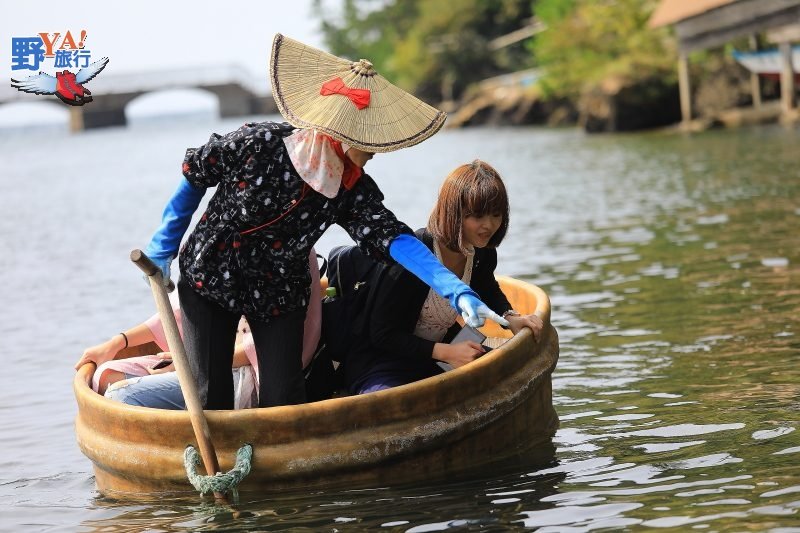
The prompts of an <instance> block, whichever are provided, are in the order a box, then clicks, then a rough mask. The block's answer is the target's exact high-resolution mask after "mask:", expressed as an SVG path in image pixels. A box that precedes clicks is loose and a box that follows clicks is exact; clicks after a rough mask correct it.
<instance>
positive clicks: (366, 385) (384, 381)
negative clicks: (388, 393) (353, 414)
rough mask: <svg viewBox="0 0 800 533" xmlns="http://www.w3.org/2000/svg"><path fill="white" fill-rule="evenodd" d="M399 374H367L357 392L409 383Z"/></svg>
mask: <svg viewBox="0 0 800 533" xmlns="http://www.w3.org/2000/svg"><path fill="white" fill-rule="evenodd" d="M412 381H413V380H411V381H409V380H408V379H404V378H403V377H401V376H398V375H396V374H392V373H389V372H380V373H375V374H372V375H370V376H367V377H366V378H365V379H364V382H363V384H362V385H361V386H360V387H359V388H358V394H367V393H369V392H377V391H379V390H386V389H391V388H392V387H399V386H400V385H405V384H406V383H411V382H412Z"/></svg>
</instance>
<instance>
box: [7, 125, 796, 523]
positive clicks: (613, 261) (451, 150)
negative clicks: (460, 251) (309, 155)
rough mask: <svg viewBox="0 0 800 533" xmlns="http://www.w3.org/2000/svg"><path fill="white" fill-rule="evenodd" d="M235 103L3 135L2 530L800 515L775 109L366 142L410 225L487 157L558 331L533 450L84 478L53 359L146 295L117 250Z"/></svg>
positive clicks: (515, 238)
mask: <svg viewBox="0 0 800 533" xmlns="http://www.w3.org/2000/svg"><path fill="white" fill-rule="evenodd" d="M240 122H241V121H240V120H234V121H225V122H223V123H209V122H194V123H187V122H180V123H173V122H162V123H151V124H139V125H136V126H135V127H132V128H130V129H107V130H97V131H90V132H87V133H84V134H82V135H74V136H69V135H63V134H61V133H60V132H53V131H47V132H45V133H42V134H38V135H36V134H33V133H28V134H22V135H20V134H14V135H11V134H9V133H8V132H5V133H0V153H2V161H3V170H2V173H0V176H2V177H1V178H0V207H2V211H3V215H4V216H3V217H0V243H2V254H0V268H2V272H3V281H4V283H3V291H2V294H3V296H2V301H3V305H2V307H0V353H1V354H2V361H3V363H4V365H5V371H4V372H3V373H2V382H1V383H2V386H0V424H1V425H2V427H3V428H4V431H3V432H2V434H0V443H2V448H1V449H2V450H3V452H4V453H3V454H2V456H0V472H1V473H0V498H1V499H2V501H3V506H2V507H0V529H2V530H7V531H19V530H32V531H184V530H242V531H244V530H260V531H275V530H282V529H305V530H310V531H318V530H319V531H348V530H359V529H365V528H371V529H378V528H380V529H386V530H389V531H414V532H422V531H439V530H443V529H447V528H453V529H457V530H468V529H482V530H488V531H504V530H508V529H522V528H526V527H527V528H531V529H537V530H538V531H542V532H548V531H590V530H598V529H606V530H620V529H629V530H646V529H661V528H667V529H671V530H675V531H685V530H692V529H698V530H706V531H743V530H765V531H775V532H788V531H800V466H798V463H800V461H799V459H800V431H797V428H798V425H800V421H798V418H800V399H799V398H800V395H798V388H799V387H800V371H798V364H797V363H798V359H800V349H799V348H800V342H799V341H798V337H797V335H798V319H797V317H798V315H797V309H798V305H799V304H800V252H799V251H798V250H800V232H799V231H798V229H800V170H798V168H799V167H798V161H799V159H798V155H797V147H798V140H800V134H798V131H797V130H786V129H782V128H779V127H774V128H765V129H757V130H743V131H739V132H709V133H706V134H702V135H693V136H687V137H684V136H680V135H671V134H663V133H651V134H638V135H625V136H599V137H587V136H584V135H583V134H581V133H579V132H577V131H574V130H543V129H490V128H481V129H471V130H463V131H445V132H442V133H440V134H438V135H436V136H434V137H433V138H432V139H430V140H429V141H426V142H425V143H423V144H422V145H420V146H417V147H415V148H412V149H409V150H404V151H400V152H397V153H393V154H387V155H381V156H379V157H376V158H375V159H374V160H373V161H371V162H370V164H369V167H368V169H369V170H370V172H371V174H372V175H373V176H374V177H376V179H377V180H378V182H379V184H380V185H381V187H382V189H383V190H384V192H385V194H386V197H387V204H388V205H389V206H390V207H391V208H393V209H394V210H395V212H396V213H397V214H398V215H399V216H400V217H401V218H402V219H403V220H405V221H406V222H408V223H409V224H410V225H412V226H414V227H417V226H421V225H423V224H424V222H425V219H426V216H427V213H428V211H429V209H430V207H431V205H432V202H433V200H432V199H433V198H434V197H435V194H436V192H437V188H438V185H439V184H440V182H441V180H442V179H443V177H444V175H445V174H446V173H447V172H448V171H449V170H450V169H451V168H453V167H455V166H456V165H458V164H460V163H463V162H466V161H469V160H471V159H472V158H474V157H478V156H479V157H481V158H483V159H485V160H486V161H489V162H490V163H492V164H494V165H495V166H496V167H497V168H498V170H500V172H501V173H502V175H503V176H504V177H505V179H506V182H507V186H508V188H509V191H510V194H511V201H512V220H511V228H510V231H509V234H508V236H507V237H506V241H505V242H504V243H503V245H502V246H501V248H500V264H499V267H498V271H499V272H501V273H506V274H511V275H514V276H517V277H521V278H523V279H527V280H530V281H533V282H535V283H537V284H539V285H540V286H542V287H543V288H544V289H545V290H546V291H547V292H548V293H549V294H550V296H551V298H552V303H553V322H554V324H555V325H556V327H557V328H558V330H559V333H560V335H561V359H560V361H559V365H558V368H557V369H556V372H555V374H554V378H553V385H554V403H555V405H556V409H557V411H558V412H559V415H560V417H561V428H560V430H559V431H558V433H557V434H556V436H555V439H554V444H555V446H556V448H557V451H556V456H555V460H554V461H553V462H552V464H548V465H545V466H544V467H541V468H533V467H531V468H529V469H523V470H516V471H511V472H476V473H475V475H474V477H472V478H471V479H469V480H466V481H464V480H461V481H458V482H455V481H453V482H449V483H448V482H444V483H420V484H417V485H414V486H382V487H367V488H365V489H361V490H331V491H317V492H313V493H310V494H304V493H281V494H278V495H257V496H253V495H244V496H243V498H242V501H241V502H240V508H241V509H242V511H243V514H242V515H241V516H239V517H234V516H232V515H231V513H230V512H229V511H228V510H226V509H222V508H217V507H215V506H214V505H213V504H212V503H211V502H210V501H208V500H206V501H203V500H201V499H200V498H199V497H197V498H184V499H173V500H170V499H166V500H164V499H161V500H157V501H151V502H130V501H115V500H111V499H106V498H103V497H100V496H99V495H98V494H97V493H96V492H95V490H94V484H93V478H92V468H91V464H90V462H89V461H88V460H87V459H86V458H85V457H84V456H83V455H82V454H81V453H80V451H79V450H78V447H77V445H76V442H75V435H74V429H73V419H74V416H75V410H76V408H75V402H74V398H73V396H72V390H71V380H72V377H73V374H74V372H73V370H72V365H73V364H74V362H75V361H76V360H77V359H78V357H79V355H80V353H81V351H82V349H83V348H84V347H86V346H89V345H91V344H95V343H97V342H100V341H102V340H105V338H106V337H108V336H110V335H112V334H114V333H115V332H117V331H120V330H123V329H125V328H127V327H129V326H130V325H132V324H134V323H136V322H138V321H140V320H142V319H143V318H144V317H146V316H148V315H149V314H151V313H152V312H153V309H154V308H153V302H152V299H151V297H150V295H149V291H148V289H147V288H146V286H145V285H144V283H143V282H142V280H141V278H140V276H139V273H138V270H137V269H136V268H135V267H133V266H132V265H131V263H130V261H129V260H128V253H129V252H130V250H131V249H132V248H135V247H143V246H144V245H145V244H146V243H147V240H148V238H149V236H150V234H151V233H152V231H153V229H154V228H155V226H156V225H157V223H158V220H159V217H160V211H161V209H162V207H163V203H164V201H165V200H166V198H167V197H168V196H169V195H170V194H171V192H172V191H173V189H174V188H175V186H176V183H177V180H178V178H179V165H180V161H181V158H182V153H183V149H184V148H185V147H187V146H191V145H197V144H200V143H202V142H204V141H205V139H207V138H208V135H209V134H210V133H211V132H212V131H219V132H223V131H228V130H231V129H234V128H235V127H237V126H238V124H239V123H240ZM346 239H347V237H346V235H345V234H344V233H343V232H333V231H331V232H329V234H327V235H326V236H325V237H324V238H323V240H322V241H321V242H320V245H319V247H318V248H319V249H320V250H321V251H322V252H326V251H327V250H328V249H329V248H330V247H331V246H332V245H334V244H337V243H341V242H344V241H345V240H346Z"/></svg>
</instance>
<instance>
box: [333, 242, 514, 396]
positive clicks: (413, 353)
mask: <svg viewBox="0 0 800 533" xmlns="http://www.w3.org/2000/svg"><path fill="white" fill-rule="evenodd" d="M417 237H418V238H419V239H420V240H421V241H422V242H423V243H425V245H426V246H427V247H428V248H431V249H432V248H433V238H432V237H431V235H430V234H429V233H428V232H427V231H425V230H418V231H417ZM496 267H497V251H496V250H495V249H493V248H476V249H475V259H474V261H473V264H472V279H471V280H470V284H469V285H470V287H471V288H472V289H473V290H474V291H475V292H477V293H478V296H479V297H480V299H481V300H482V301H483V303H485V304H486V305H488V306H489V307H490V308H491V309H492V310H493V311H494V312H496V313H498V314H502V313H504V312H505V311H507V310H509V309H511V305H510V304H509V303H508V300H507V299H506V297H505V295H504V294H503V292H502V291H501V290H500V286H499V285H498V283H497V281H496V280H495V278H494V270H495V268H496ZM376 290H377V291H378V292H377V294H376V297H375V304H374V307H373V314H372V316H371V317H370V318H369V324H368V327H366V328H365V331H366V332H365V333H364V335H363V336H362V337H359V338H357V339H355V340H354V342H353V347H352V350H351V351H350V352H349V353H348V355H347V362H346V363H345V380H346V383H347V388H348V390H349V391H350V392H351V393H356V392H358V390H359V389H360V388H361V386H362V384H363V383H364V381H365V380H366V379H367V378H368V377H369V376H372V375H374V374H376V373H380V374H392V375H394V376H398V377H400V378H401V379H403V380H404V381H405V382H406V383H411V382H413V381H417V380H420V379H423V378H426V377H429V376H433V375H435V374H438V373H440V372H441V371H442V370H441V369H440V368H439V366H438V365H437V364H436V361H435V360H434V359H433V357H432V355H433V347H434V345H435V344H436V343H435V342H433V341H429V340H426V339H423V338H421V337H417V336H416V335H414V329H415V328H416V325H417V321H418V320H419V314H420V311H421V310H422V306H423V304H424V303H425V299H426V298H427V296H428V291H429V290H430V288H429V287H428V286H427V285H426V284H425V283H423V282H422V281H421V280H420V279H419V278H417V277H416V276H415V275H414V274H412V273H411V272H409V271H408V270H406V269H405V268H403V267H402V266H400V265H399V264H395V265H393V266H392V267H390V270H389V272H388V273H387V274H386V275H385V276H384V277H383V279H382V281H381V283H380V285H379V286H378V287H377V288H376ZM459 329H460V327H459V326H458V324H457V323H454V324H453V327H451V328H450V331H448V333H447V335H446V336H445V338H444V340H443V342H448V341H449V340H450V339H452V338H453V336H454V335H455V334H456V333H457V332H458V330H459Z"/></svg>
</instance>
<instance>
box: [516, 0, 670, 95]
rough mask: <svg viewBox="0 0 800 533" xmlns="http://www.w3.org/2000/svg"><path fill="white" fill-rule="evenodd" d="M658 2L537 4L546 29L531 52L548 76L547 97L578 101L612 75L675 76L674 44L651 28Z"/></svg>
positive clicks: (550, 0)
mask: <svg viewBox="0 0 800 533" xmlns="http://www.w3.org/2000/svg"><path fill="white" fill-rule="evenodd" d="M654 8H655V2H654V0H538V1H537V3H536V7H535V13H536V16H537V17H538V18H539V19H540V20H542V21H543V22H544V23H545V24H546V25H547V27H548V29H547V30H546V31H544V32H542V33H540V34H539V35H537V36H536V37H535V39H534V41H533V44H532V46H531V50H532V52H533V54H534V56H535V58H536V61H537V63H538V64H539V65H540V66H541V67H542V68H543V69H544V71H545V74H544V76H543V78H542V79H541V81H540V85H541V87H542V89H543V90H544V92H545V94H547V95H551V96H555V97H566V98H575V97H577V96H578V95H579V94H581V93H582V92H584V91H585V90H586V89H588V88H590V87H592V86H595V85H597V84H599V83H600V82H602V81H603V80H604V79H607V78H609V77H612V76H618V77H625V78H632V79H646V78H650V77H661V78H665V79H666V80H671V79H673V78H674V76H675V59H674V58H675V57H676V54H675V52H674V50H672V49H671V48H673V47H674V41H673V40H672V39H671V38H670V37H669V35H668V33H667V32H666V30H656V29H652V28H649V27H648V26H647V21H648V20H649V18H650V14H651V13H652V11H653V9H654Z"/></svg>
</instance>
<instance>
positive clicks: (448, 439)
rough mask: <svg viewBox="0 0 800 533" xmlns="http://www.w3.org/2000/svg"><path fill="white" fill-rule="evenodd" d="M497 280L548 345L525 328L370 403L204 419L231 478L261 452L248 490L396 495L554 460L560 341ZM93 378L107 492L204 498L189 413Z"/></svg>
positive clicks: (79, 394)
mask: <svg viewBox="0 0 800 533" xmlns="http://www.w3.org/2000/svg"><path fill="white" fill-rule="evenodd" d="M498 279H499V281H500V284H501V286H502V289H503V291H504V293H505V294H506V295H507V297H508V299H509V301H510V302H511V303H512V305H513V306H514V308H515V309H516V310H518V311H520V312H522V313H533V312H536V313H537V314H538V315H539V316H540V317H541V318H542V319H543V321H544V324H545V327H544V330H543V335H542V338H541V339H540V341H539V342H538V343H537V342H536V341H535V340H534V338H533V335H532V333H531V332H530V331H529V330H527V329H526V330H523V331H522V332H520V334H518V335H516V336H514V337H513V338H510V339H508V340H507V341H506V342H504V343H502V345H501V346H500V347H499V348H497V349H495V350H492V351H491V352H489V353H488V354H487V355H485V356H484V357H482V358H480V359H478V360H477V361H475V362H473V363H471V364H469V365H467V366H465V367H462V368H459V369H456V370H453V371H450V372H447V373H445V374H442V375H439V376H435V377H431V378H428V379H425V380H422V381H418V382H416V383H411V384H409V385H404V386H402V387H396V388H393V389H389V390H385V391H379V392H375V393H371V394H365V395H360V396H345V397H341V398H334V399H330V400H324V401H320V402H315V403H308V404H304V405H293V406H281V407H271V408H259V409H246V410H240V411H206V416H207V419H208V424H209V427H210V429H211V436H212V440H213V442H214V446H215V448H216V451H217V455H218V457H219V462H220V467H221V469H222V470H223V471H227V470H229V469H231V468H232V467H233V463H234V461H235V455H236V451H237V450H238V449H239V448H240V447H241V446H242V445H243V444H245V443H251V444H252V445H253V459H252V470H251V472H250V474H249V475H248V476H247V477H246V478H245V479H244V480H243V481H242V483H241V485H240V486H239V490H242V491H249V490H259V491H272V490H276V489H287V488H300V487H324V486H341V485H348V486H353V485H358V486H375V485H379V484H393V485H395V484H398V483H404V482H413V481H418V480H421V479H426V480H427V479H432V478H443V477H446V476H447V477H449V476H454V475H463V474H464V473H466V472H467V471H470V470H472V469H475V468H479V467H481V466H486V465H490V464H496V463H497V462H500V461H503V460H506V459H511V460H513V458H519V457H523V456H525V455H526V454H529V453H531V452H532V450H535V449H537V448H539V449H541V448H542V447H545V448H547V447H548V446H549V448H550V449H552V442H551V437H552V436H553V434H554V433H555V430H556V428H557V426H558V417H557V415H556V412H555V410H554V408H553V405H552V389H551V374H552V372H553V370H554V368H555V366H556V362H557V360H558V336H557V333H556V331H555V329H554V328H553V327H552V326H551V325H550V302H549V299H548V298H547V295H546V294H545V293H544V292H543V291H542V290H541V289H540V288H538V287H536V286H534V285H530V284H527V283H525V282H522V281H519V280H515V279H512V278H506V277H500V278H498ZM483 331H484V333H485V334H487V336H489V337H490V338H497V337H508V336H510V332H507V331H504V330H502V329H501V328H499V327H498V326H496V325H495V324H487V326H486V327H485V328H484V330H483ZM127 355H137V354H136V353H134V352H131V353H129V354H127ZM93 372H94V364H91V363H90V364H87V365H84V366H83V367H82V368H81V369H80V370H79V371H78V372H77V374H76V376H75V379H74V384H73V385H74V391H75V397H76V399H77V402H78V415H77V417H76V420H75V432H76V434H77V438H78V444H79V446H80V449H81V451H82V452H83V453H84V454H85V455H86V456H87V457H88V458H89V459H91V461H92V462H93V463H94V472H95V480H96V483H97V488H98V490H100V492H102V493H104V494H109V493H111V494H114V493H127V494H134V493H138V494H142V493H147V494H152V493H158V492H184V491H192V492H194V489H193V488H192V486H191V485H190V484H189V482H188V480H187V477H186V472H185V470H184V466H183V451H184V448H185V447H186V446H187V445H189V444H191V445H193V446H195V447H196V448H197V443H196V441H195V438H194V434H193V432H192V427H191V423H190V420H189V414H188V413H187V412H186V411H168V410H160V409H150V408H145V407H134V406H129V405H125V404H121V403H118V402H114V401H111V400H109V399H106V398H104V397H103V396H100V395H98V394H96V393H95V392H94V391H92V389H91V388H90V386H89V384H90V380H91V376H92V373H93ZM199 471H200V472H201V473H202V467H199Z"/></svg>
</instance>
